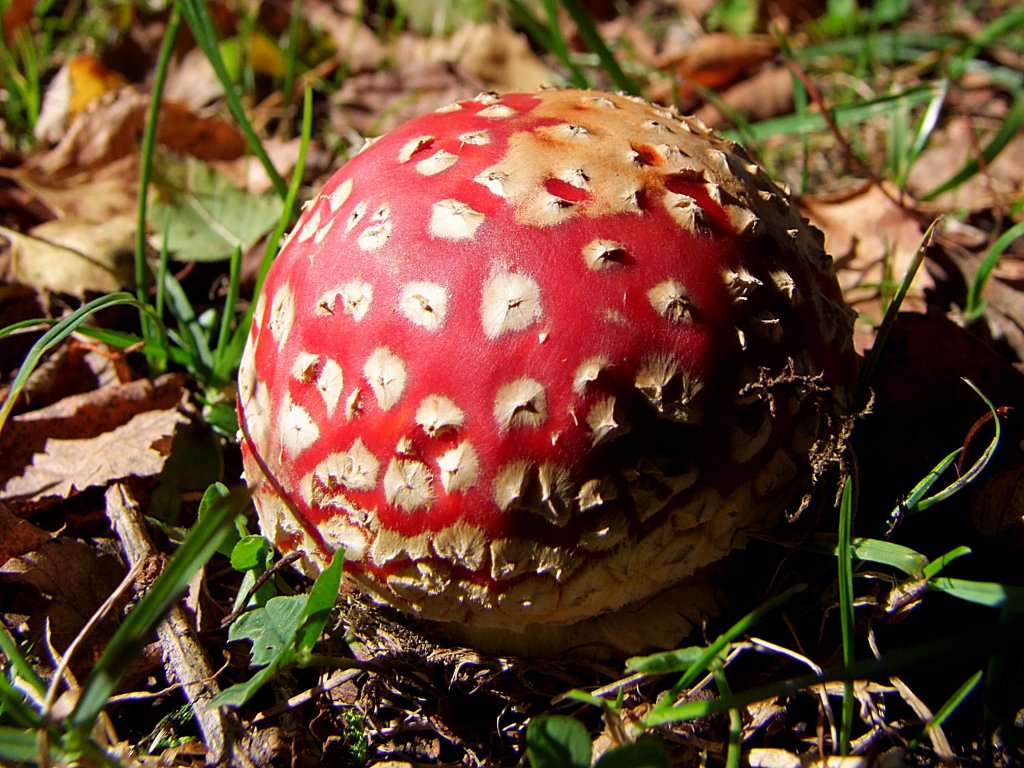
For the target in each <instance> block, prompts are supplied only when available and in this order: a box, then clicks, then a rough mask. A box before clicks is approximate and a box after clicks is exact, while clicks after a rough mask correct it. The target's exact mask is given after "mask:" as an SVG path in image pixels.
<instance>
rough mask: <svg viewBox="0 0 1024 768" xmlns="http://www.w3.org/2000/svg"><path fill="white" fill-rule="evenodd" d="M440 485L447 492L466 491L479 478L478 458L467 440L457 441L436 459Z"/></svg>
mask: <svg viewBox="0 0 1024 768" xmlns="http://www.w3.org/2000/svg"><path fill="white" fill-rule="evenodd" d="M437 466H438V467H439V468H440V469H441V485H442V486H443V487H444V489H445V491H447V492H448V493H461V492H463V491H468V490H469V489H470V488H472V487H473V486H474V485H476V483H477V480H479V478H480V459H479V457H478V456H477V453H476V450H475V449H474V448H473V446H472V445H470V443H468V442H462V443H459V444H458V445H457V446H455V447H454V448H452V449H451V450H450V451H446V452H445V453H444V454H442V455H441V457H440V458H439V459H438V460H437Z"/></svg>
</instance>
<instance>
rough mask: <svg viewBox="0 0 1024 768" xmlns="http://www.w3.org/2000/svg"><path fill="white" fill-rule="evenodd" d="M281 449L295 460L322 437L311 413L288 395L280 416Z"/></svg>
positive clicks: (282, 405) (282, 404)
mask: <svg viewBox="0 0 1024 768" xmlns="http://www.w3.org/2000/svg"><path fill="white" fill-rule="evenodd" d="M278 418H279V426H278V429H279V433H280V437H281V447H282V448H283V449H284V452H285V453H286V454H288V456H290V457H292V458H294V457H296V456H298V455H299V454H300V453H302V452H303V451H305V450H306V449H307V448H309V447H310V446H311V445H313V443H315V442H316V440H317V438H318V437H320V429H319V427H317V425H316V422H315V421H313V418H312V417H311V416H310V415H309V412H308V411H307V410H306V409H305V408H303V407H302V406H301V405H299V404H298V403H296V402H295V401H294V400H292V398H291V395H286V396H285V399H284V402H282V403H281V411H280V414H279V417H278Z"/></svg>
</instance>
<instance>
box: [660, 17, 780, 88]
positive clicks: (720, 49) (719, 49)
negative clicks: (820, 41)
mask: <svg viewBox="0 0 1024 768" xmlns="http://www.w3.org/2000/svg"><path fill="white" fill-rule="evenodd" d="M777 51H778V44H777V43H776V42H775V40H774V38H772V37H771V36H770V35H744V36H742V37H739V36H736V35H730V34H727V33H724V32H715V33H712V34H710V35H703V36H702V37H698V38H697V39H696V40H694V41H693V43H692V45H690V46H689V47H687V48H686V49H685V50H684V51H683V52H682V53H681V54H678V55H671V54H670V55H667V56H663V57H662V58H661V60H660V61H659V62H658V63H659V66H660V68H662V69H666V70H673V71H674V72H675V74H676V76H677V77H679V78H680V80H681V81H682V82H681V83H680V86H679V87H680V96H683V97H685V96H689V95H693V93H694V90H693V89H692V88H690V87H689V86H688V85H687V83H693V84H694V85H699V86H701V87H703V88H710V89H711V90H720V89H722V88H725V87H726V86H728V85H731V84H732V83H735V82H737V81H738V80H740V79H741V78H743V77H744V76H745V75H746V74H747V73H749V72H751V71H752V70H754V69H755V68H756V67H759V66H760V65H761V64H764V63H765V62H766V61H770V60H771V59H772V58H774V56H775V54H776V52H777Z"/></svg>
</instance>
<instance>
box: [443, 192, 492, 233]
mask: <svg viewBox="0 0 1024 768" xmlns="http://www.w3.org/2000/svg"><path fill="white" fill-rule="evenodd" d="M484 218H485V217H484V215H483V214H482V213H480V211H476V210H474V209H473V208H471V207H470V206H468V205H466V203H463V202H461V201H459V200H454V199H451V198H449V199H447V200H441V201H439V202H436V203H434V205H433V206H432V207H431V210H430V234H431V235H433V236H434V237H439V238H441V239H442V240H472V239H473V237H474V236H475V235H476V231H477V229H478V228H479V227H480V225H481V224H483V223H484Z"/></svg>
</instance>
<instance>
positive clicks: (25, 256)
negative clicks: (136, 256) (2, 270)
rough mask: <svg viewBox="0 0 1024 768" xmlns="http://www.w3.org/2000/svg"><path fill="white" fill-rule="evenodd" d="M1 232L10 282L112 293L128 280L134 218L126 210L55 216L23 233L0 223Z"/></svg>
mask: <svg viewBox="0 0 1024 768" xmlns="http://www.w3.org/2000/svg"><path fill="white" fill-rule="evenodd" d="M0 237H4V238H6V239H7V240H8V241H10V245H11V261H10V266H9V273H10V274H9V275H8V279H9V280H11V281H12V282H17V283H21V284H22V285H28V286H31V287H33V288H36V289H38V290H41V291H50V292H53V293H66V294H69V295H72V296H83V295H84V294H86V293H111V292H113V291H117V290H120V289H121V288H122V287H124V286H126V285H128V284H130V282H131V276H132V264H133V261H132V255H131V254H132V243H133V242H134V237H135V221H134V219H133V218H132V217H131V216H129V215H122V216H116V217H114V218H112V219H109V220H107V221H106V222H103V223H95V222H89V221H79V220H75V219H54V220H53V221H45V222H43V223H42V224H40V225H39V226H37V227H33V228H32V229H31V230H29V231H28V232H27V233H21V232H15V231H13V230H10V229H7V228H6V227H0Z"/></svg>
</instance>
